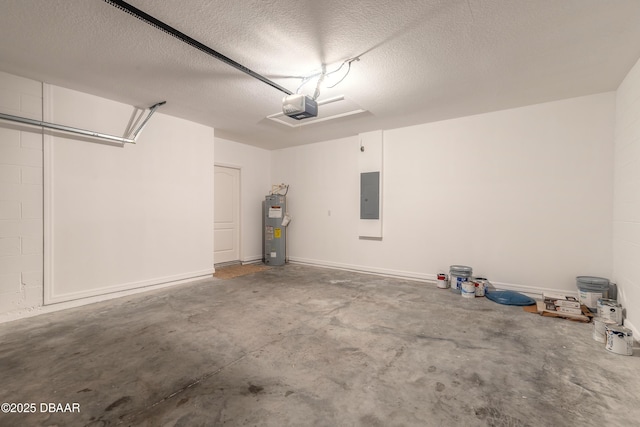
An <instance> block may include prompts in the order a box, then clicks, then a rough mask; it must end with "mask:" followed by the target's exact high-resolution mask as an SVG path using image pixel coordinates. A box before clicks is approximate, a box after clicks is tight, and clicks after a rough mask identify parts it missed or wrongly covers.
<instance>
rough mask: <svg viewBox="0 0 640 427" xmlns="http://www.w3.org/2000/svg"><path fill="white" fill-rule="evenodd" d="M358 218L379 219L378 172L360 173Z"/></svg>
mask: <svg viewBox="0 0 640 427" xmlns="http://www.w3.org/2000/svg"><path fill="white" fill-rule="evenodd" d="M360 219H380V172H365V173H361V174H360Z"/></svg>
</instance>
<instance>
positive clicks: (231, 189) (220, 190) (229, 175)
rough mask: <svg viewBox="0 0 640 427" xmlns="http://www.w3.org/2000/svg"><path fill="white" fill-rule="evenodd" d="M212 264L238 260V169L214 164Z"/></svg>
mask: <svg viewBox="0 0 640 427" xmlns="http://www.w3.org/2000/svg"><path fill="white" fill-rule="evenodd" d="M214 180H215V181H214V182H215V185H214V196H213V197H214V213H213V215H214V235H213V245H214V256H213V262H214V264H222V263H227V262H233V261H240V169H235V168H230V167H225V166H216V167H215V178H214Z"/></svg>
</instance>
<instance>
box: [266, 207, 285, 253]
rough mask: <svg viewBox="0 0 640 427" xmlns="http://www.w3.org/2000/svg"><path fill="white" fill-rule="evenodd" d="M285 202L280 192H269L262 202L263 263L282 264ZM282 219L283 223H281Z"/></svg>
mask: <svg viewBox="0 0 640 427" xmlns="http://www.w3.org/2000/svg"><path fill="white" fill-rule="evenodd" d="M286 209H287V202H286V198H285V196H283V195H280V194H270V195H268V196H267V197H266V198H265V203H264V263H265V264H267V265H284V263H285V261H286V259H285V255H286V253H285V251H286V234H287V227H286V226H287V222H288V219H287V216H286V212H287V210H286ZM283 220H284V222H285V223H284V224H283Z"/></svg>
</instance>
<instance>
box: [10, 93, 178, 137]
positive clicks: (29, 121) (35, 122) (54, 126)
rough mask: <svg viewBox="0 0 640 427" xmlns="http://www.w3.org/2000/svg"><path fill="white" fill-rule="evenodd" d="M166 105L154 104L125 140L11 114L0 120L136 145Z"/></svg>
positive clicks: (164, 102) (163, 102)
mask: <svg viewBox="0 0 640 427" xmlns="http://www.w3.org/2000/svg"><path fill="white" fill-rule="evenodd" d="M164 104H166V101H162V102H158V103H157V104H154V105H152V106H151V107H149V114H148V115H147V117H146V118H145V119H144V120H143V121H142V123H141V124H140V126H138V129H136V130H135V131H134V132H133V135H132V136H131V138H123V137H121V136H115V135H109V134H106V133H100V132H94V131H90V130H85V129H80V128H74V127H71V126H65V125H58V124H55V123H49V122H43V121H41V120H34V119H28V118H26V117H20V116H12V115H11V114H4V113H0V119H2V120H8V121H10V122H18V123H23V124H26V125H32V126H40V127H43V128H47V129H55V130H59V131H62V132H69V133H77V134H79V135H84V136H91V137H94V138H101V139H106V140H109V141H116V142H121V143H123V144H125V143H128V144H135V143H136V140H137V139H138V136H140V132H142V130H143V129H144V127H145V126H146V125H147V122H148V121H149V119H150V118H151V116H152V115H153V113H155V112H156V110H157V109H158V107H160V106H161V105H164Z"/></svg>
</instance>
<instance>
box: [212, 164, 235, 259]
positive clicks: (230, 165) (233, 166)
mask: <svg viewBox="0 0 640 427" xmlns="http://www.w3.org/2000/svg"><path fill="white" fill-rule="evenodd" d="M213 166H214V167H213V179H214V186H213V188H214V194H213V203H214V217H213V221H214V224H215V220H216V219H215V202H216V195H215V176H216V174H215V169H216V166H219V167H223V168H229V169H236V170H237V171H238V175H239V176H238V206H237V208H238V261H240V264H242V166H240V165H236V164H233V163H221V162H215V163H214V164H213ZM214 236H215V233H214ZM215 253H216V241H215V238H214V240H213V254H212V257H213V265H214V268H215V265H216V263H215V262H216V260H215ZM223 264H225V263H219V264H218V266H221V265H223Z"/></svg>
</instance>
